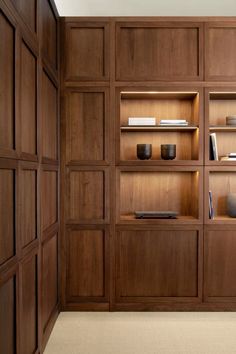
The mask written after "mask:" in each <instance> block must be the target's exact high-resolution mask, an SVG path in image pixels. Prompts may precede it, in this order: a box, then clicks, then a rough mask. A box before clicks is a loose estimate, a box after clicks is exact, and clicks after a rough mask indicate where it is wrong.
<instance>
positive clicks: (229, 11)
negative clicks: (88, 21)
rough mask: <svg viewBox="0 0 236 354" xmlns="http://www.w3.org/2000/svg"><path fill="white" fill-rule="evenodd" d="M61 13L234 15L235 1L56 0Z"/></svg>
mask: <svg viewBox="0 0 236 354" xmlns="http://www.w3.org/2000/svg"><path fill="white" fill-rule="evenodd" d="M55 2H56V5H57V8H58V11H59V14H60V16H234V15H235V14H236V7H235V1H234V0H226V1H224V2H222V1H221V0H214V1H213V0H208V1H204V0H199V1H194V0H189V1H187V2H186V1H184V0H166V1H156V0H147V1H138V0H120V1H115V0H113V1H109V0H99V1H98V0H67V1H64V0H56V1H55Z"/></svg>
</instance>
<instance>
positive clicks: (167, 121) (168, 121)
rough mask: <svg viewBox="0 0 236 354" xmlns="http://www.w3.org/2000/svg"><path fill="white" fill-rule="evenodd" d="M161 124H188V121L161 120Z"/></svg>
mask: <svg viewBox="0 0 236 354" xmlns="http://www.w3.org/2000/svg"><path fill="white" fill-rule="evenodd" d="M160 123H166V124H168V123H171V124H174V123H187V121H186V119H161V121H160Z"/></svg>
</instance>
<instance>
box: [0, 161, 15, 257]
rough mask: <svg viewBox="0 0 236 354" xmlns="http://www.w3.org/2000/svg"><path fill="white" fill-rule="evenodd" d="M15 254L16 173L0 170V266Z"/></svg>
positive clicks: (9, 170)
mask: <svg viewBox="0 0 236 354" xmlns="http://www.w3.org/2000/svg"><path fill="white" fill-rule="evenodd" d="M14 253H15V171H14V170H11V169H3V168H1V169H0V264H2V263H3V262H5V261H6V260H8V259H9V258H10V257H12V256H13V255H14Z"/></svg>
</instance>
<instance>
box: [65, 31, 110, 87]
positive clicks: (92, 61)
mask: <svg viewBox="0 0 236 354" xmlns="http://www.w3.org/2000/svg"><path fill="white" fill-rule="evenodd" d="M67 36H68V37H67V38H68V47H67V48H68V49H67V53H66V78H67V79H75V78H76V79H94V80H96V79H103V78H104V76H105V28H104V27H99V26H97V27H89V26H88V27H86V26H80V27H79V26H78V27H77V26H76V25H75V26H71V27H69V28H68V29H67Z"/></svg>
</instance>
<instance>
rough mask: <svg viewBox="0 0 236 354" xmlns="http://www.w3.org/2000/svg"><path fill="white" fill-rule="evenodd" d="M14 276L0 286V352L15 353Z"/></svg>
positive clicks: (4, 353)
mask: <svg viewBox="0 0 236 354" xmlns="http://www.w3.org/2000/svg"><path fill="white" fill-rule="evenodd" d="M15 306H16V295H15V278H11V279H9V280H8V281H7V282H6V283H4V284H2V285H1V286H0V353H1V354H15V353H16V310H15Z"/></svg>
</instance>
